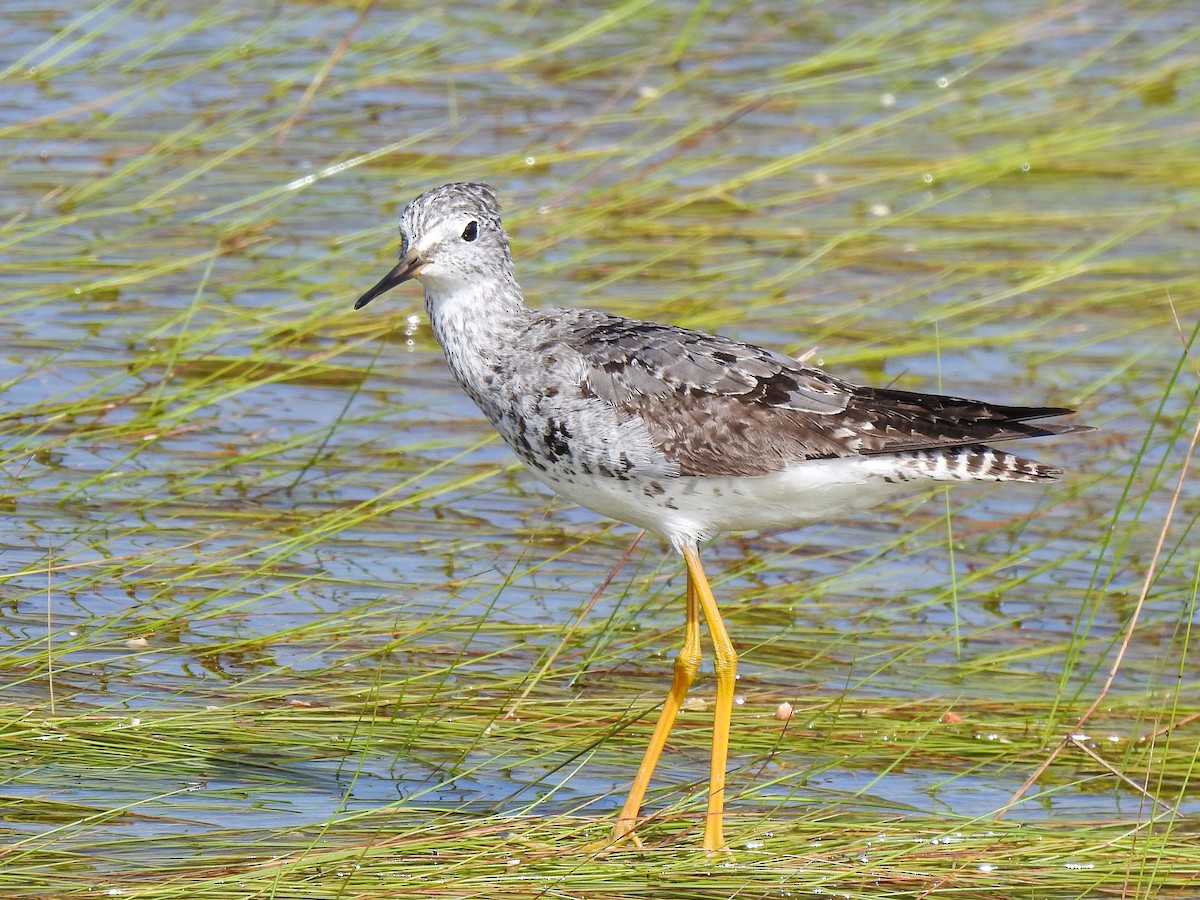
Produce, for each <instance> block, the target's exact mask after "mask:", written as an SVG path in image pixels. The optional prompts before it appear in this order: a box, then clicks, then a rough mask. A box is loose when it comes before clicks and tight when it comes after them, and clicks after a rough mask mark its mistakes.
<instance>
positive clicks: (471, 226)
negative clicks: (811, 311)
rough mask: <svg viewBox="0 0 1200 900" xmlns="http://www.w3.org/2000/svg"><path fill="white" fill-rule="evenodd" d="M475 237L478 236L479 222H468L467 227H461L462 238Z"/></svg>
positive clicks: (465, 239)
mask: <svg viewBox="0 0 1200 900" xmlns="http://www.w3.org/2000/svg"><path fill="white" fill-rule="evenodd" d="M477 237H479V223H478V222H468V223H467V227H466V228H464V229H463V240H464V241H473V240H475V238H477Z"/></svg>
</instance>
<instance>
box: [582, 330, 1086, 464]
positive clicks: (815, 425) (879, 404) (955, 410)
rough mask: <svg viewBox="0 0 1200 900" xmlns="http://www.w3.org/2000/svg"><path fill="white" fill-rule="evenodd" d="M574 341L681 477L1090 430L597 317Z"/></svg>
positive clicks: (597, 387) (589, 387)
mask: <svg viewBox="0 0 1200 900" xmlns="http://www.w3.org/2000/svg"><path fill="white" fill-rule="evenodd" d="M579 324H581V323H576V329H575V330H574V333H573V334H572V337H571V340H570V343H571V345H572V346H573V347H574V348H575V349H577V350H578V351H580V352H581V353H582V354H583V356H584V358H585V360H586V361H587V365H588V369H587V371H586V373H585V375H584V378H583V383H582V387H583V390H584V391H585V393H587V394H589V395H591V396H595V397H599V398H602V399H604V400H606V401H608V402H609V403H611V404H612V405H613V406H614V407H615V408H616V409H617V410H618V412H619V414H620V415H622V416H629V417H638V418H640V419H641V420H642V421H643V422H644V423H645V425H646V427H647V429H648V430H649V432H650V435H651V437H652V439H653V440H654V442H655V444H656V445H657V446H658V448H659V449H660V450H661V451H662V452H663V453H664V454H665V455H667V456H668V457H670V458H671V459H674V460H675V461H676V462H677V463H678V465H679V469H680V474H681V475H767V474H770V473H772V472H776V471H778V470H779V469H780V468H781V467H783V466H784V465H787V464H789V463H792V462H796V461H799V460H804V459H815V458H831V457H843V456H855V455H870V454H879V453H895V452H900V451H905V450H930V449H935V448H939V447H955V446H961V445H967V444H979V443H983V442H986V441H1007V440H1014V439H1017V438H1026V437H1042V436H1045V435H1052V434H1066V433H1070V432H1073V431H1082V430H1090V429H1087V428H1085V427H1084V426H1077V425H1071V424H1067V423H1047V424H1041V425H1030V424H1027V423H1026V420H1029V419H1041V418H1046V417H1049V416H1059V415H1065V414H1068V413H1070V412H1072V410H1069V409H1059V408H1056V407H1019V406H1001V405H998V404H994V403H984V402H980V401H976V400H966V399H962V398H959V397H944V396H939V395H936V394H918V393H912V392H909V391H895V390H887V389H877V388H867V387H859V386H857V385H854V384H851V383H849V382H846V381H842V380H841V379H838V378H834V377H833V376H832V375H828V374H826V373H825V372H822V371H821V370H820V369H814V368H812V367H810V366H805V365H803V364H801V363H799V362H796V361H795V360H793V359H789V358H788V357H786V356H783V355H782V354H778V353H773V352H771V351H770V350H765V349H763V348H761V347H756V346H754V345H752V344H744V343H741V342H739V341H733V340H729V339H727V338H722V337H718V336H715V335H709V334H704V333H703V332H699V331H692V330H689V329H684V328H675V327H672V326H669V325H656V324H652V323H647V322H637V321H633V320H630V319H622V318H618V317H614V316H603V317H601V316H598V317H597V318H596V320H595V324H594V325H591V326H590V327H586V328H582V329H580V328H578V325H579Z"/></svg>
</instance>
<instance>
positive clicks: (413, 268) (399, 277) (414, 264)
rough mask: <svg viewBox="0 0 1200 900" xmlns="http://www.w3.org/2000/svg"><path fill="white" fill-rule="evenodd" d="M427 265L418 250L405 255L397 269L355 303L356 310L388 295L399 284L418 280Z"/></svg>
mask: <svg viewBox="0 0 1200 900" xmlns="http://www.w3.org/2000/svg"><path fill="white" fill-rule="evenodd" d="M423 265H425V260H424V259H423V258H422V256H421V254H420V253H418V252H417V251H416V250H409V251H408V252H407V253H406V254H404V258H403V259H401V260H400V262H399V263H397V265H396V268H394V269H392V271H390V272H388V273H387V274H386V275H384V276H383V278H381V279H380V280H379V284H377V285H375V287H373V288H371V289H370V290H369V291H367V292H366V293H365V294H363V295H362V296H361V297H359V298H358V299H357V300H355V301H354V308H355V309H362V308H363V307H364V306H366V305H367V304H368V303H370V302H371V301H372V300H374V299H375V298H376V297H378V296H379V295H380V294H386V293H387V292H388V291H390V290H391V289H392V288H394V287H395V286H396V285H398V284H404V282H406V281H408V280H410V279H412V278H416V277H417V275H419V274H420V272H421V266H423Z"/></svg>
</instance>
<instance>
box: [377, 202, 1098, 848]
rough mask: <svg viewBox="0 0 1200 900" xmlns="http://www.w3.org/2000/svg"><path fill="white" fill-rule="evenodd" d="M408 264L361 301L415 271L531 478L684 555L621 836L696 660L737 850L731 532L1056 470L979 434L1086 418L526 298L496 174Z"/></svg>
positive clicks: (414, 218) (442, 337)
mask: <svg viewBox="0 0 1200 900" xmlns="http://www.w3.org/2000/svg"><path fill="white" fill-rule="evenodd" d="M400 237H401V246H400V262H399V264H398V265H397V266H396V267H395V268H393V269H392V270H391V271H390V272H388V273H387V274H386V275H385V276H384V277H383V278H382V279H381V280H380V282H379V283H378V284H376V285H375V286H374V287H373V288H371V289H370V290H369V291H367V292H366V293H365V294H363V295H362V296H361V297H359V298H358V301H357V302H356V303H355V304H354V308H355V309H360V308H362V307H363V306H366V305H367V304H368V303H370V302H371V301H372V300H373V299H375V298H376V297H378V296H379V295H380V294H383V293H384V292H386V291H389V290H391V289H392V288H394V287H396V286H397V285H399V284H402V283H404V282H406V281H408V280H410V279H413V278H416V279H418V280H419V281H420V282H421V285H422V287H423V288H424V291H425V309H426V312H427V313H428V315H429V322H430V324H431V326H432V328H433V333H434V336H435V337H436V338H437V340H438V343H439V344H441V346H442V349H443V351H444V352H445V355H446V362H447V364H448V365H449V367H450V372H451V374H452V375H453V376H454V378H455V380H456V381H457V382H458V383H459V385H460V386H461V387H462V389H463V390H464V391H466V393H467V394H468V395H469V396H470V397H471V399H472V400H474V401H475V403H476V404H477V405H478V407H479V409H480V410H481V411H482V412H483V414H484V415H485V416H486V417H487V418H488V421H490V422H491V423H492V425H493V426H494V427H495V429H496V431H498V432H499V433H500V436H501V437H503V438H504V440H505V442H506V443H507V444H508V445H509V447H511V448H512V450H513V452H514V453H516V455H517V456H518V457H519V458H520V459H521V461H522V462H523V463H524V464H525V465H526V467H527V468H528V469H529V471H530V472H531V473H532V474H533V476H534V477H535V478H537V479H538V480H539V481H541V482H542V483H543V484H545V485H547V486H548V487H550V488H551V489H552V490H554V491H556V492H557V493H559V494H562V495H563V496H564V497H567V498H569V499H571V500H573V501H574V502H576V503H578V504H580V505H582V506H585V507H587V508H589V509H592V510H595V511H596V512H599V513H602V514H604V515H606V516H610V517H612V518H614V519H618V520H620V521H623V522H629V523H631V524H633V525H637V526H640V527H642V528H644V529H647V530H648V531H651V532H654V533H656V534H659V535H661V536H662V537H664V538H666V539H667V540H668V541H669V542H670V543H671V545H672V546H673V547H674V548H675V549H676V550H677V551H678V552H679V553H680V555H682V556H683V561H684V565H685V567H686V570H687V590H686V594H685V598H686V599H685V609H686V614H685V619H684V622H685V629H684V639H683V647H682V649H681V650H680V652H679V656H678V658H677V659H676V660H675V667H674V677H673V679H672V681H671V688H670V690H669V691H668V692H667V697H666V700H665V701H664V703H663V706H662V710H661V712H660V713H659V717H658V721H657V723H656V724H655V726H654V731H653V733H652V735H651V738H650V743H649V746H648V747H647V748H646V752H645V755H644V756H643V758H642V762H641V765H640V766H639V768H638V771H637V775H636V776H635V778H634V780H633V784H632V786H631V788H630V791H629V795H628V797H627V799H626V800H625V804H624V806H623V807H622V809H621V812H620V813H619V815H618V816H617V820H616V823H615V825H614V826H613V833H612V843H617V842H620V841H622V840H625V839H628V838H631V837H632V839H633V840H635V841H636V840H637V835H636V833H635V829H636V827H637V825H638V821H639V815H640V813H641V807H642V802H643V799H644V797H645V793H646V789H647V787H648V785H649V783H650V778H651V775H652V774H653V772H654V767H655V765H656V764H657V762H658V758H659V755H660V754H661V753H662V750H663V746H664V745H665V744H666V741H667V737H668V735H669V733H670V731H671V727H672V725H673V724H674V722H675V717H676V714H677V713H678V711H679V708H680V705H681V703H682V702H683V699H684V696H685V695H686V694H687V692H688V688H689V686H690V685H691V684H692V681H693V679H694V678H695V676H696V672H697V670H698V669H699V667H700V657H701V651H700V615H701V614H703V616H704V619H705V622H706V624H707V626H708V633H709V637H710V639H711V642H712V647H713V659H714V670H715V676H716V701H715V704H714V707H715V711H714V723H713V744H712V759H711V767H710V770H709V786H708V806H707V811H706V813H705V820H704V845H703V846H704V849H705V850H706V851H709V852H715V851H722V850H726V849H727V847H728V845H727V844H726V841H725V835H724V829H723V815H724V800H725V769H726V761H727V756H728V744H729V724H730V719H731V716H732V712H733V705H734V682H735V678H736V670H737V654H736V653H735V652H734V648H733V643H732V642H731V641H730V639H729V634H728V632H727V631H726V628H725V624H724V622H723V620H722V618H721V612H720V609H719V608H718V606H717V602H716V600H714V599H713V594H712V590H711V589H710V588H709V584H708V579H707V578H706V577H705V574H704V569H703V568H702V567H701V564H700V555H699V548H700V545H701V543H702V542H704V541H705V540H707V539H708V538H710V537H713V536H715V535H717V534H720V533H723V532H731V531H746V530H758V529H764V528H778V527H788V526H795V525H798V524H800V523H804V522H811V521H813V520H823V519H829V518H835V517H839V516H843V515H844V514H845V513H846V512H847V511H848V510H853V509H861V508H864V507H868V506H872V505H875V504H877V503H879V502H881V501H884V500H886V499H888V498H890V497H893V496H896V495H899V494H903V493H904V492H906V491H910V492H911V491H913V490H915V489H920V488H921V487H922V486H924V485H927V484H929V483H930V482H945V483H949V482H961V481H1024V482H1047V481H1053V480H1054V479H1055V478H1057V477H1058V476H1059V475H1061V474H1062V470H1061V469H1059V468H1056V467H1053V466H1047V465H1043V464H1041V463H1039V462H1035V461H1033V460H1030V459H1025V458H1023V457H1020V456H1016V455H1013V454H1011V453H1006V452H1004V451H1001V450H995V449H993V448H992V447H990V446H987V444H988V443H992V442H996V441H1009V440H1014V439H1017V438H1033V437H1044V436H1047V435H1056V434H1069V433H1072V432H1078V431H1086V430H1090V429H1088V428H1086V427H1085V426H1080V425H1073V424H1070V423H1062V422H1045V421H1041V422H1040V424H1033V423H1034V422H1035V421H1038V420H1045V419H1049V418H1053V417H1057V416H1063V415H1067V414H1069V413H1071V412H1073V410H1070V409H1061V408H1058V407H1048V406H1047V407H1022V406H1005V405H1001V404H997V403H989V402H985V401H979V400H967V399H963V398H960V397H947V396H940V395H936V394H920V393H912V392H910V391H900V390H892V389H890V388H871V387H862V386H859V385H856V384H852V383H850V382H848V381H843V380H842V379H840V378H836V377H834V376H833V375H829V374H827V373H826V372H823V371H822V370H820V369H817V368H814V367H813V366H809V365H805V364H803V363H801V362H798V361H796V360H794V359H792V358H790V357H787V356H784V355H783V354H780V353H776V352H774V351H772V350H767V349H764V348H762V347H757V346H754V345H753V344H746V343H743V342H741V341H735V340H731V339H729V338H725V337H719V336H717V335H712V334H706V333H704V332H701V331H694V330H692V329H689V328H678V327H675V326H673V325H660V324H657V323H654V322H643V321H638V320H636V319H627V318H622V317H620V316H613V315H609V314H607V313H603V312H599V311H596V310H591V309H576V308H563V307H558V308H543V309H531V308H529V307H528V306H526V305H525V300H524V297H523V296H522V293H521V289H520V287H519V286H518V285H517V282H516V279H515V278H514V276H513V263H512V257H511V255H510V253H509V245H508V238H507V236H506V235H505V233H504V229H503V227H502V225H501V222H500V205H499V203H498V201H497V199H496V193H495V191H494V190H493V189H492V188H491V187H489V186H488V185H484V184H472V183H458V184H447V185H443V186H441V187H438V188H434V189H433V190H430V191H427V192H426V193H424V194H421V195H420V196H419V197H417V198H416V199H415V200H413V201H412V202H411V203H409V204H408V206H407V207H406V208H405V210H404V213H403V214H402V216H401V219H400Z"/></svg>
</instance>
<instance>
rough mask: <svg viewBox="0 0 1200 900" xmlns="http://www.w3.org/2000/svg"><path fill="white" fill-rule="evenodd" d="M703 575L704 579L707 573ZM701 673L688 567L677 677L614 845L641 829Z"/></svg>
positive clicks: (616, 830) (620, 819) (693, 589)
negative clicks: (650, 792)
mask: <svg viewBox="0 0 1200 900" xmlns="http://www.w3.org/2000/svg"><path fill="white" fill-rule="evenodd" d="M701 575H702V576H703V573H701ZM704 587H705V590H707V589H708V585H707V584H705V586H704ZM699 670H700V616H699V612H698V610H697V606H696V587H695V585H694V584H693V581H692V568H691V566H688V578H687V620H686V623H685V625H684V631H683V647H682V648H680V650H679V655H678V656H677V657H676V658H675V675H674V677H673V678H672V679H671V690H670V691H668V692H667V699H666V700H665V701H664V702H663V708H662V712H660V713H659V714H658V722H657V723H656V724H655V726H654V734H652V735H651V736H650V745H649V746H648V747H647V748H646V753H645V755H644V756H643V757H642V764H641V765H640V766H638V771H637V776H636V777H635V778H634V779H633V786H632V787H631V788H630V789H629V796H628V797H626V798H625V805H624V806H622V807H621V815H620V816H618V817H617V823H616V825H615V826H613V835H612V839H613V842H616V841H620V840H622V839H623V838H625V837H627V836H629V835H630V834H632V832H633V829H634V828H635V827H637V818H638V813H639V812H641V809H642V800H643V799H645V796H646V788H647V787H649V785H650V776H652V775H653V774H654V767H655V766H656V765H658V757H659V756H660V755H662V750H663V747H664V746H665V745H666V743H667V736H668V735H670V733H671V726H672V725H674V724H675V716H676V714H678V712H679V707H680V705H681V704H682V703H683V698H684V697H686V696H687V692H688V688H689V687H691V686H692V681H693V680H694V679H695V678H696V672H698V671H699ZM633 837H634V839H635V840H636V839H637V835H633Z"/></svg>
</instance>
